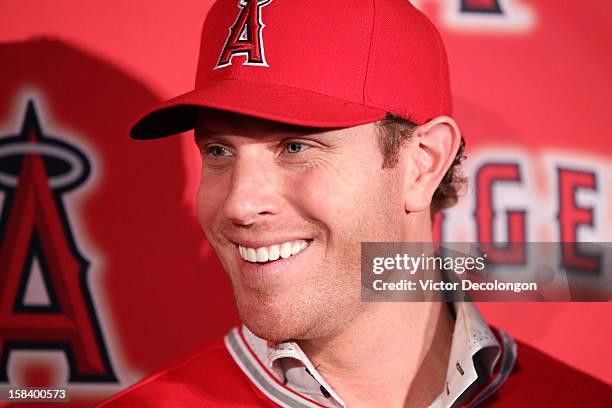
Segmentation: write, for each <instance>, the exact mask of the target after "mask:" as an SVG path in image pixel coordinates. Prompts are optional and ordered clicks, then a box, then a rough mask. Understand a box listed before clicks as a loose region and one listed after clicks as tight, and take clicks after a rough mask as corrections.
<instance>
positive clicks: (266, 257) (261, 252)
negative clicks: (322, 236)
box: [238, 240, 310, 263]
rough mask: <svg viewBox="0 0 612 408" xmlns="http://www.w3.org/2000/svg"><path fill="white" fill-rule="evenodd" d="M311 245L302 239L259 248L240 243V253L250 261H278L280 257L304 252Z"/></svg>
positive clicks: (284, 257)
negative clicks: (244, 245)
mask: <svg viewBox="0 0 612 408" xmlns="http://www.w3.org/2000/svg"><path fill="white" fill-rule="evenodd" d="M309 245H310V243H309V242H307V241H302V240H300V241H292V242H284V243H282V244H275V245H271V246H269V247H261V248H257V249H255V248H247V247H243V246H242V245H238V253H239V254H240V257H241V258H242V259H244V260H245V261H248V262H253V263H254V262H268V261H276V260H277V259H279V258H283V259H286V258H289V257H290V256H292V255H296V254H298V253H300V252H302V251H303V250H304V249H306V248H308V246H309Z"/></svg>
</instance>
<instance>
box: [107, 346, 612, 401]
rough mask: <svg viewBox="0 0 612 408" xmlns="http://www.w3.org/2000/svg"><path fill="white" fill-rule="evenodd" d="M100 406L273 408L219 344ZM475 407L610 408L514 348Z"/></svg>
mask: <svg viewBox="0 0 612 408" xmlns="http://www.w3.org/2000/svg"><path fill="white" fill-rule="evenodd" d="M476 394H477V392H476ZM100 406H104V407H108V408H111V407H113V408H120V407H130V408H132V407H141V406H149V407H165V408H172V407H236V408H238V407H240V408H246V407H249V408H251V407H253V408H254V407H278V405H277V404H276V403H274V402H272V401H271V400H270V399H268V398H267V397H266V396H265V395H264V394H263V393H262V392H261V391H259V389H258V388H257V387H255V385H254V384H253V383H252V382H251V381H250V380H249V378H248V377H247V376H246V375H245V374H244V373H243V371H242V370H241V369H240V368H239V367H238V366H237V364H236V363H235V361H234V360H233V359H232V357H231V356H230V354H229V352H228V350H227V349H226V347H225V345H224V344H223V341H221V340H220V341H217V342H215V343H213V344H211V345H210V346H209V347H207V348H206V349H204V350H203V351H201V352H200V353H198V354H196V355H194V356H192V357H191V358H189V359H188V360H186V361H184V362H183V363H181V364H179V365H178V366H176V367H173V368H170V369H167V370H165V371H162V372H160V373H158V374H155V375H153V376H151V377H149V378H147V379H145V380H143V381H141V382H139V383H137V384H135V385H133V386H132V387H130V388H128V389H127V390H125V391H123V392H121V393H119V394H117V395H115V396H114V397H112V398H111V399H109V400H107V401H105V402H104V403H103V404H101V405H100ZM478 406H479V407H513V408H514V407H557V408H562V407H612V386H610V385H607V384H605V383H603V382H601V381H599V380H597V379H595V378H593V377H590V376H589V375H587V374H584V373H582V372H580V371H578V370H575V369H573V368H571V367H569V366H567V365H565V364H563V363H561V362H559V361H557V360H555V359H553V358H551V357H549V356H547V355H546V354H543V353H541V352H539V351H537V350H536V349H534V348H532V347H529V346H528V345H526V344H523V343H520V342H519V343H518V359H517V362H516V365H515V367H514V370H513V372H512V374H510V376H509V377H508V379H507V380H506V381H505V383H504V384H503V385H502V386H501V388H500V389H498V390H497V391H496V392H495V393H494V394H493V395H491V396H489V397H487V399H485V400H484V401H483V402H482V403H480V404H479V405H478Z"/></svg>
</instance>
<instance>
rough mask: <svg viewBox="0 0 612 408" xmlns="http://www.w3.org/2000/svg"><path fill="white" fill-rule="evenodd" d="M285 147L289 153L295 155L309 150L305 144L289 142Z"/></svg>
mask: <svg viewBox="0 0 612 408" xmlns="http://www.w3.org/2000/svg"><path fill="white" fill-rule="evenodd" d="M285 147H286V149H287V153H289V154H295V153H300V152H303V151H304V150H306V149H308V147H309V146H307V145H305V144H303V143H298V142H289V143H287V144H286V145H285Z"/></svg>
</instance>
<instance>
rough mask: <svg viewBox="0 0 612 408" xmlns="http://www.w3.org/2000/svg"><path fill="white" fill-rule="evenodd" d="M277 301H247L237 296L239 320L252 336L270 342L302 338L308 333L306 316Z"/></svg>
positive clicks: (292, 306) (293, 306)
mask: <svg viewBox="0 0 612 408" xmlns="http://www.w3.org/2000/svg"><path fill="white" fill-rule="evenodd" d="M278 300H279V299H275V300H274V301H272V302H269V301H266V300H264V299H262V298H259V299H255V298H250V299H248V300H247V299H241V297H240V296H238V297H237V298H236V304H237V306H238V314H239V315H240V320H241V321H242V323H243V324H244V325H245V326H246V327H247V328H248V329H249V330H250V331H251V332H253V334H255V335H256V336H258V337H260V338H262V339H265V340H268V341H271V342H275V343H278V342H283V341H287V340H292V339H297V338H302V337H303V335H304V333H305V332H308V329H307V327H308V323H307V321H308V320H309V319H308V316H306V315H305V314H304V313H300V311H299V310H295V305H291V304H283V302H279V301H278Z"/></svg>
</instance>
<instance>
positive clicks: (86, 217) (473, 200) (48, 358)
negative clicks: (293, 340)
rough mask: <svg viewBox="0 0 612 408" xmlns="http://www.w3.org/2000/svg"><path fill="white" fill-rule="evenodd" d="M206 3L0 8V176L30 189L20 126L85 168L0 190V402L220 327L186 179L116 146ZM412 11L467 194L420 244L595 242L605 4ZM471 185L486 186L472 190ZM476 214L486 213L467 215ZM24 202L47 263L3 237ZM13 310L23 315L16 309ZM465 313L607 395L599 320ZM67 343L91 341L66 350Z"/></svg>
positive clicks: (519, 311) (449, 0) (165, 89)
mask: <svg viewBox="0 0 612 408" xmlns="http://www.w3.org/2000/svg"><path fill="white" fill-rule="evenodd" d="M210 4H211V1H195V0H183V1H179V2H175V3H173V4H172V5H170V4H169V3H163V2H162V3H157V2H135V1H131V2H98V3H96V4H92V3H91V2H78V1H74V0H72V1H68V0H58V1H55V2H39V1H34V0H23V1H20V2H16V3H13V4H8V2H4V3H2V4H0V89H1V90H2V92H1V93H0V156H2V157H0V160H2V163H0V173H1V174H3V175H8V176H11V175H12V177H13V178H12V180H14V179H15V178H16V177H17V176H19V178H23V179H25V177H26V176H24V173H23V168H25V167H28V168H30V167H31V169H32V174H31V175H30V176H28V179H27V180H28V181H29V182H30V183H32V184H31V185H38V184H36V182H35V181H33V180H35V179H36V177H35V176H34V174H36V170H35V169H36V167H37V164H36V163H35V160H31V162H28V166H26V165H25V164H24V163H26V160H21V159H19V158H17V156H16V155H15V154H13V156H10V155H9V154H7V153H6V152H7V151H8V150H7V149H8V148H7V147H6V146H7V145H9V144H10V145H12V146H13V148H15V146H21V147H19V148H23V146H24V144H27V143H28V142H27V140H28V139H27V138H28V137H29V138H30V139H29V140H30V141H32V140H33V139H32V137H35V136H32V135H33V134H36V133H37V132H36V129H37V128H36V126H35V125H33V124H35V123H37V124H38V136H37V137H38V139H37V140H38V141H39V142H40V141H43V142H45V143H47V144H48V145H51V144H53V143H52V141H49V140H48V139H53V140H60V141H62V142H63V143H65V144H68V145H69V146H72V150H70V148H67V147H65V146H64V147H62V149H64V150H62V151H63V152H73V150H76V151H78V152H80V154H82V155H83V156H84V157H85V159H84V160H85V162H86V163H88V164H89V166H90V172H89V174H85V173H83V177H85V176H86V179H85V180H80V183H78V185H75V186H72V187H71V189H70V190H66V191H61V188H55V187H52V188H51V189H50V190H48V191H47V192H46V193H40V191H39V192H38V193H32V194H31V195H28V194H26V192H25V187H24V188H23V189H22V190H23V191H22V193H23V194H21V195H20V194H19V193H18V192H17V191H18V190H19V187H15V188H13V189H11V188H10V187H5V188H4V190H2V191H0V197H1V198H0V206H2V207H0V208H1V209H2V210H1V211H2V217H3V218H2V220H3V221H2V222H0V229H1V230H2V231H0V236H2V237H3V238H2V242H1V243H0V248H2V246H3V247H4V248H5V251H4V252H1V251H2V250H1V249H0V257H1V256H3V257H4V259H0V266H2V268H3V269H2V270H0V293H1V295H0V296H1V300H0V308H1V310H0V363H2V365H3V366H2V367H0V375H1V376H2V377H4V378H2V377H0V388H1V387H4V388H6V387H7V386H15V385H49V386H51V385H63V386H66V387H68V388H69V389H70V391H71V399H72V401H73V403H75V404H77V403H79V402H82V403H83V404H89V403H91V402H92V401H96V400H100V399H102V398H104V397H105V396H107V395H109V394H112V393H114V392H117V391H119V390H120V389H122V388H125V387H126V386H128V385H129V384H131V383H133V382H134V381H136V380H138V379H140V378H142V377H143V376H145V375H146V374H148V373H151V372H153V371H155V370H157V369H159V368H161V367H163V366H166V365H168V364H170V363H172V362H175V361H178V360H180V359H181V358H183V357H185V356H186V355H188V354H190V353H192V352H193V351H195V350H196V349H197V348H198V347H200V346H201V345H202V344H203V343H205V342H207V341H208V340H210V339H212V338H217V337H219V336H221V335H222V334H223V333H224V332H225V331H226V330H227V329H228V328H229V327H230V326H231V325H233V324H234V323H235V322H236V321H237V319H236V313H235V310H234V307H233V302H232V298H231V293H230V290H229V286H228V284H227V282H226V281H225V279H224V276H223V273H222V271H221V270H220V268H219V266H218V264H217V261H216V260H215V259H214V256H213V255H212V254H211V252H210V249H209V248H208V246H207V244H206V243H205V242H204V240H203V237H202V234H201V232H200V230H199V226H198V224H197V221H196V220H195V217H194V211H193V197H194V192H195V186H196V183H197V177H198V166H199V162H198V157H197V154H196V152H195V149H194V147H193V145H192V141H191V139H190V138H189V137H182V138H172V139H168V140H162V141H155V142H150V143H142V142H134V141H131V140H129V139H128V138H127V135H126V133H127V126H128V123H129V121H130V120H131V119H132V118H133V117H134V116H135V115H136V114H137V113H139V112H140V111H142V110H143V109H144V108H145V107H147V106H148V105H150V104H152V103H153V102H155V101H156V100H159V99H164V98H167V97H170V96H173V95H177V94H179V93H182V92H184V91H187V90H189V89H190V88H191V87H192V83H193V80H194V76H195V66H196V62H197V52H198V45H199V44H198V42H199V31H200V28H201V24H202V21H203V17H204V16H205V14H206V11H207V10H208V8H209V6H210ZM418 6H419V7H420V8H421V9H422V10H424V11H425V12H426V13H427V14H428V15H429V16H430V17H431V19H432V20H433V21H434V23H435V24H436V25H437V26H438V27H439V29H440V31H441V34H442V36H443V38H444V40H445V43H446V45H447V49H448V54H449V60H450V67H451V78H452V84H453V92H454V101H455V116H456V118H457V121H458V122H459V124H460V126H461V128H462V129H463V132H464V134H465V137H466V139H467V141H468V156H469V158H468V161H467V163H466V173H467V175H468V176H469V177H470V183H469V188H468V191H467V193H466V197H464V198H463V199H462V200H461V203H460V204H459V205H458V206H457V207H456V208H454V209H452V210H450V211H448V212H447V213H446V214H445V217H444V220H443V222H442V223H441V224H439V227H440V228H439V229H438V230H437V233H438V235H439V236H441V237H442V239H444V240H446V241H461V240H477V239H483V238H486V237H487V234H493V235H491V236H490V237H491V238H495V239H500V240H505V239H507V238H508V236H509V235H511V236H512V237H514V238H516V239H524V240H526V241H559V240H562V239H565V240H572V239H573V240H582V241H612V228H610V217H611V216H612V191H611V190H610V189H611V187H609V186H612V172H611V171H610V170H611V169H612V153H611V152H612V142H610V138H609V135H608V133H609V131H608V129H607V127H606V126H605V124H604V122H605V119H606V118H607V117H610V116H611V115H612V108H611V106H612V105H610V103H609V102H608V98H609V97H610V96H611V95H610V90H611V89H612V87H611V84H610V74H609V73H610V72H612V55H611V54H610V52H609V50H610V38H612V30H611V28H610V27H611V26H610V24H609V21H610V19H611V18H612V6H610V5H609V2H607V1H605V0H599V1H591V2H589V3H588V6H586V5H585V3H584V2H579V1H577V0H573V1H565V2H562V4H561V3H559V2H534V1H526V0H523V1H518V0H505V1H503V0H499V1H494V0H489V1H485V0H480V1H474V0H472V1H469V0H465V1H460V0H438V1H425V0H421V1H420V2H418ZM462 8H463V10H461V9H462ZM28 102H30V106H31V109H30V115H29V116H27V115H26V111H27V106H28ZM11 137H12V138H13V139H10V138H11ZM2 140H4V141H5V142H7V143H5V144H2ZM8 142H10V143H8ZM56 145H57V143H56ZM62 146H63V145H62ZM60 147H61V146H60ZM3 148H4V153H3V152H2V149H3ZM60 150H61V149H60ZM58 151H59V150H58ZM54 152H55V150H54ZM73 153H74V152H73ZM71 154H72V153H71ZM53 155H55V156H57V157H56V162H53V160H54V159H53V157H51V158H48V157H47V158H46V159H45V160H46V161H45V162H44V164H45V165H46V166H47V168H48V169H49V168H55V169H56V173H57V174H55V173H54V174H51V173H50V172H49V170H47V172H48V173H49V174H46V177H47V178H48V180H50V181H53V180H55V181H57V182H58V183H60V184H61V177H60V176H62V175H63V174H67V173H68V170H67V167H65V166H64V167H62V163H61V162H62V160H64V159H61V157H63V156H61V153H57V152H56V153H53V154H51V153H48V154H47V156H53ZM58 155H59V156H58ZM75 155H76V156H75ZM72 156H74V157H80V156H78V154H77V153H74V154H72ZM72 156H71V157H72ZM45 157H46V156H45ZM60 159H61V160H60ZM64 161H65V160H64ZM53 166H55V167H53ZM43 167H44V166H43ZM16 169H21V171H22V172H21V173H17V170H16ZM504 174H505V176H504ZM487 175H488V176H491V177H493V179H494V180H499V179H501V178H504V177H505V181H504V182H498V183H495V184H487V183H486V180H487V177H485V176H487ZM9 179H10V177H9ZM9 179H6V180H5V181H2V180H3V179H0V184H1V183H2V182H4V183H5V184H6V183H9V182H10V180H9ZM489 179H490V177H489ZM7 180H8V181H7ZM9 184H10V183H9ZM22 184H25V182H24V183H22ZM43 184H44V183H43ZM33 191H36V189H34V190H33ZM568 191H569V192H570V193H571V194H569V193H567V192H568ZM37 194H38V195H37ZM45 194H46V195H45ZM568 194H569V195H568ZM24 197H25V198H24ZM27 197H30V198H27ZM32 197H34V198H32ZM45 197H46V198H45ZM489 198H490V199H489ZM485 202H487V203H490V208H489V210H490V211H489V212H490V214H489V215H487V213H486V212H485V213H482V214H480V213H478V211H477V208H478V209H482V208H483V207H482V205H483V203H485ZM26 204H27V205H31V206H33V207H32V208H38V207H41V208H44V209H46V211H48V212H47V213H44V211H43V213H44V214H47V215H48V214H56V216H50V215H49V216H45V215H41V214H42V213H40V211H39V212H36V211H34V210H33V212H32V213H31V214H30V217H29V218H28V216H27V214H26V213H27V211H25V210H24V211H25V212H24V214H26V215H23V214H22V215H21V218H19V219H20V220H22V224H21V225H25V224H24V221H23V220H26V219H27V220H29V221H31V223H33V224H32V225H37V226H38V227H40V228H41V230H45V231H48V234H51V235H47V236H54V235H53V231H56V234H57V237H58V238H57V241H58V242H60V244H61V243H62V242H64V243H66V246H65V248H64V252H65V256H64V257H63V258H61V257H58V259H56V258H54V257H53V255H52V253H53V248H56V247H60V246H61V245H60V244H57V245H55V247H54V246H53V245H49V244H48V240H47V241H45V239H44V238H45V235H44V234H41V236H40V237H39V240H38V241H39V242H40V245H38V247H32V246H31V245H30V246H28V245H29V242H30V241H29V240H28V239H26V238H27V237H26V238H23V237H21V238H20V236H18V235H19V234H13V235H11V236H10V237H9V236H7V234H6V231H10V228H9V225H10V220H11V219H16V218H17V217H18V216H17V215H15V214H18V213H19V211H17V209H18V208H26V207H27V205H26ZM28 208H29V207H28ZM54 211H55V212H54ZM507 211H510V213H507ZM512 214H514V215H512ZM521 214H522V215H521ZM50 219H53V220H56V221H57V223H56V225H55V226H54V225H51V224H52V223H51V222H50V221H49V220H50ZM508 219H509V220H511V221H510V222H506V221H507V220H508ZM512 220H514V221H512ZM488 225H493V226H495V228H494V229H493V230H492V229H491V228H489V227H488ZM512 225H514V227H513V226H512ZM45 228H47V229H45ZM54 228H55V229H54ZM17 230H18V228H17V229H15V231H17ZM491 231H494V233H491ZM1 234H4V235H1ZM24 236H27V234H26V235H24ZM9 239H10V240H11V246H10V248H11V249H10V251H9V250H8V249H6V248H8V247H9V244H8V240H9ZM52 241H53V240H52ZM20 245H21V246H20ZM20 248H21V249H20ZM33 248H34V252H32V251H33ZM20 251H21V252H20ZM31 253H35V255H34V258H35V260H34V261H32V260H31V259H30V258H28V257H27V256H26V255H27V254H31ZM19 254H21V255H19ZM28 259H30V261H28ZM16 265H18V266H16ZM19 265H21V266H19ZM61 265H71V268H72V269H70V268H69V270H72V271H73V272H71V273H72V275H71V276H64V275H63V274H62V273H64V272H61V271H62V269H61ZM608 265H609V262H608ZM9 266H10V267H9ZM26 266H27V268H26ZM26 269H27V271H26ZM15 271H16V272H15ZM58 271H59V272H58ZM11 274H12V275H11ZM13 275H14V276H13ZM24 276H25V277H24ZM62 279H68V280H70V279H72V280H73V281H74V282H75V286H74V287H75V288H76V289H77V291H79V290H80V291H81V292H80V293H81V295H80V297H79V296H77V297H74V298H70V299H71V300H70V301H69V303H68V304H67V305H66V304H63V303H62V300H61V299H62V296H63V295H65V294H66V293H68V292H70V291H71V290H72V289H71V287H70V285H67V284H65V283H62V282H63V281H62ZM24 282H25V283H24ZM41 288H42V289H41ZM49 288H53V290H54V291H55V292H56V293H51V292H53V290H50V289H49ZM73 289H74V288H73ZM45 290H46V293H45ZM41 298H42V300H41ZM54 301H55V302H56V303H58V302H59V306H62V307H60V309H61V310H66V308H68V309H69V310H70V311H71V313H72V314H71V316H73V317H75V316H76V317H75V319H76V320H75V321H77V322H80V323H78V324H76V325H74V324H73V323H71V324H72V326H71V325H70V324H67V325H65V326H61V325H60V326H61V327H60V326H54V325H55V324H56V323H57V322H55V321H54V320H52V319H49V315H48V313H50V309H45V307H51V306H52V305H53V303H54ZM28 302H30V303H32V302H33V304H35V303H36V302H39V303H40V302H42V303H40V304H39V306H38V309H36V308H31V307H30V308H28V307H26V306H24V305H26V304H28ZM45 302H47V303H45ZM16 304H19V305H21V306H20V307H21V308H22V309H19V310H21V311H22V312H23V313H32V314H33V315H32V316H33V317H34V319H33V320H31V322H32V324H33V325H34V326H35V327H34V329H32V331H31V332H29V334H28V336H30V337H27V336H26V338H23V337H20V335H21V334H23V330H22V329H23V328H21V329H19V330H17V329H15V327H14V321H12V320H11V313H14V312H15V310H16V309H15V307H16V306H15V305H16ZM45 304H47V305H48V306H44V305H45ZM49 305H51V306H49ZM480 307H481V310H482V311H483V313H484V315H485V317H487V318H488V320H489V321H490V322H491V323H492V324H495V325H497V326H500V327H502V328H504V329H505V330H506V331H508V332H509V333H510V334H511V335H513V336H515V337H516V338H518V339H521V340H524V341H526V342H527V343H529V344H532V345H534V346H535V347H537V348H539V349H542V350H544V351H546V352H548V353H550V354H552V355H554V356H556V357H557V358H559V359H561V360H563V361H565V362H567V363H568V364H570V365H572V366H575V367H578V368H580V369H582V370H584V371H586V372H588V373H590V374H592V375H594V376H596V377H598V378H601V379H603V380H605V381H607V382H608V383H612V369H611V368H610V366H609V361H610V358H611V357H610V351H609V350H608V349H607V345H608V344H609V343H610V342H611V341H612V324H610V320H611V317H610V312H611V311H612V308H611V306H610V304H609V303H599V304H595V303H582V304H575V303H574V304H569V303H549V304H544V303H540V304H514V303H497V304H493V303H491V304H481V305H480ZM83 311H84V312H83ZM51 312H52V311H51ZM78 316H80V317H78ZM13 317H14V316H13ZM51 317H53V316H51ZM77 317H78V318H77ZM58 324H59V323H58ZM58 327H59V328H58ZM20 330H21V331H20ZM37 330H38V331H37ZM83 332H88V333H92V337H91V339H92V340H91V341H90V342H89V343H87V342H85V343H86V344H84V345H83V344H81V343H79V340H78V338H79V333H83ZM20 333H21V334H20ZM45 336H46V339H47V340H46V341H42V339H43V338H45ZM54 336H55V337H54ZM62 336H64V337H62ZM66 336H67V337H66ZM65 338H68V340H66V342H64V343H61V342H59V343H61V344H59V343H58V340H57V339H64V340H65ZM26 340H27V341H26ZM37 340H41V341H37ZM54 341H55V343H53V342H54ZM67 344H68V345H70V346H71V347H74V350H81V349H82V350H81V352H73V353H72V355H71V353H68V357H69V358H66V357H65V353H64V352H62V351H58V350H61V349H62V347H63V348H66V345H67ZM87 344H89V348H88V346H87ZM9 346H10V347H9ZM79 347H80V348H79ZM9 349H10V350H11V352H10V353H9V352H8V351H7V350H9ZM50 350H51V351H50ZM53 350H55V351H53ZM7 380H8V381H7ZM2 381H4V382H2Z"/></svg>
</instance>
